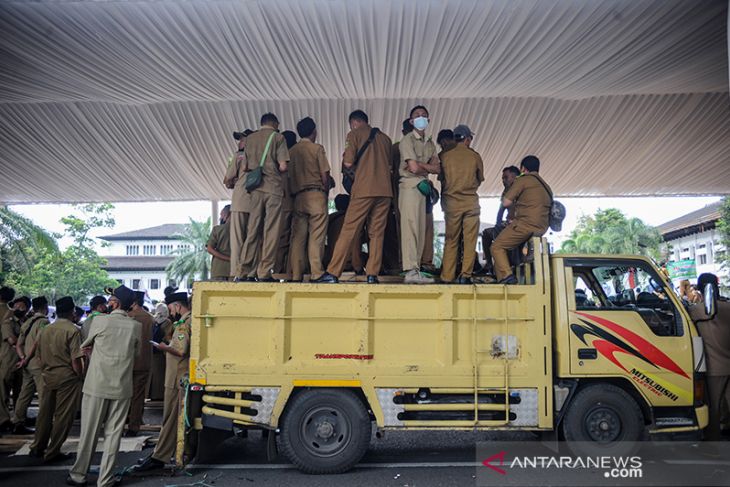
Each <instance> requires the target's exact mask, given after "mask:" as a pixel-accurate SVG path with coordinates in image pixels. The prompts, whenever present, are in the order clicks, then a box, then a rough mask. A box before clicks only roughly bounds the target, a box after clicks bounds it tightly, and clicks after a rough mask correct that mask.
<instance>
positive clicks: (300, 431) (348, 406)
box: [280, 389, 371, 474]
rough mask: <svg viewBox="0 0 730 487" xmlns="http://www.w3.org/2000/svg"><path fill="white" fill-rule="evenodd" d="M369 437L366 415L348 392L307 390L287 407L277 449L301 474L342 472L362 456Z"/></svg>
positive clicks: (364, 410) (359, 403) (362, 406)
mask: <svg viewBox="0 0 730 487" xmlns="http://www.w3.org/2000/svg"><path fill="white" fill-rule="evenodd" d="M370 434H371V425H370V416H369V415H368V412H367V410H366V409H365V406H364V405H363V403H362V402H361V401H360V399H358V397H357V396H356V395H355V394H354V393H353V392H352V391H348V390H338V389H308V390H305V391H302V392H301V393H299V394H297V395H296V396H295V397H294V398H293V399H292V400H291V402H290V403H289V404H288V405H287V408H286V412H285V413H284V416H283V418H282V422H281V435H280V439H281V449H282V451H283V453H284V454H285V455H286V456H287V457H288V458H289V460H290V461H291V462H292V463H293V464H294V465H295V466H296V467H297V468H298V469H299V470H301V471H302V472H305V473H311V474H331V473H342V472H345V471H347V470H349V469H350V468H352V467H353V466H354V465H356V464H357V462H359V461H360V460H361V459H362V457H363V456H364V455H365V452H366V451H367V449H368V446H369V444H370Z"/></svg>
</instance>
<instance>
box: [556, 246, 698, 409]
mask: <svg viewBox="0 0 730 487" xmlns="http://www.w3.org/2000/svg"><path fill="white" fill-rule="evenodd" d="M566 271H567V272H566V280H567V281H568V282H566V290H567V291H568V299H567V300H566V302H567V305H568V313H567V316H568V319H569V326H568V327H567V330H568V334H569V345H570V352H569V353H570V371H571V374H572V375H575V376H619V377H625V378H627V379H628V380H630V381H632V382H634V383H635V384H637V389H638V390H639V391H641V393H642V394H643V395H644V396H645V397H646V398H647V399H649V402H650V403H651V404H654V405H656V406H686V405H691V404H692V402H693V390H692V377H693V361H692V347H691V340H690V339H689V330H688V329H687V325H686V324H685V323H684V322H683V318H682V314H681V313H679V310H678V308H677V301H676V299H675V298H674V296H673V294H672V293H673V292H672V290H671V289H666V288H665V286H664V284H663V281H662V280H661V279H660V278H659V276H658V275H657V273H656V271H655V270H654V268H653V267H652V266H651V265H650V264H649V263H648V262H646V261H643V260H639V259H636V260H634V259H625V260H619V259H605V260H601V259H566Z"/></svg>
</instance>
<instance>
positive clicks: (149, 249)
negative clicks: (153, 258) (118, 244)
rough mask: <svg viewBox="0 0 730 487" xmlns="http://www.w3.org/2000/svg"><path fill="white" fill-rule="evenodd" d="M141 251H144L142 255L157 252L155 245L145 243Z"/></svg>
mask: <svg viewBox="0 0 730 487" xmlns="http://www.w3.org/2000/svg"><path fill="white" fill-rule="evenodd" d="M142 252H144V255H155V254H157V245H145V246H144V247H143V248H142Z"/></svg>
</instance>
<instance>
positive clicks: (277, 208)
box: [241, 113, 289, 282]
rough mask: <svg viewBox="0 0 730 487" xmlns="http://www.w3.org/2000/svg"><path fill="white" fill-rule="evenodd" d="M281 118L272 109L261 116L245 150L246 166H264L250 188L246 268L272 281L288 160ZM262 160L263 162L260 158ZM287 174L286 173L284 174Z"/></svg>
mask: <svg viewBox="0 0 730 487" xmlns="http://www.w3.org/2000/svg"><path fill="white" fill-rule="evenodd" d="M278 128H279V119H277V118H276V115H274V114H273V113H267V114H264V116H262V117H261V128H260V129H259V130H258V131H257V132H255V133H253V134H251V135H249V136H248V137H247V138H246V139H247V140H246V152H245V153H244V159H245V165H244V167H245V170H246V172H250V171H253V170H255V169H256V168H257V167H259V166H261V168H262V169H263V178H262V183H261V185H260V186H259V187H258V188H256V189H254V190H253V191H251V199H250V212H249V218H248V226H247V227H246V242H245V243H244V244H243V261H242V263H241V266H243V268H244V269H254V268H255V269H256V280H257V281H261V282H273V281H274V278H273V277H272V276H271V274H272V271H273V269H274V267H275V265H276V252H277V249H278V246H279V233H280V231H281V217H282V215H281V209H282V205H283V201H282V198H284V182H285V181H286V179H285V174H284V173H286V171H287V162H288V161H289V151H288V150H287V148H286V140H285V139H284V136H282V135H281V134H279V133H277V130H278ZM262 161H263V165H261V162H262ZM282 174H284V176H282ZM259 246H261V252H260V254H261V258H260V260H259V262H258V263H257V262H255V259H256V257H257V253H258V252H257V248H258V247H259Z"/></svg>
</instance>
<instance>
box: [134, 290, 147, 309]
mask: <svg viewBox="0 0 730 487" xmlns="http://www.w3.org/2000/svg"><path fill="white" fill-rule="evenodd" d="M134 296H135V299H134V302H135V303H137V304H138V305H140V306H144V297H145V296H147V293H146V292H145V291H135V292H134Z"/></svg>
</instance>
